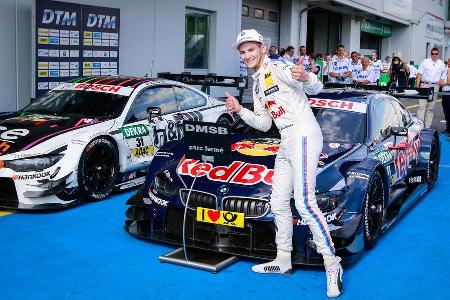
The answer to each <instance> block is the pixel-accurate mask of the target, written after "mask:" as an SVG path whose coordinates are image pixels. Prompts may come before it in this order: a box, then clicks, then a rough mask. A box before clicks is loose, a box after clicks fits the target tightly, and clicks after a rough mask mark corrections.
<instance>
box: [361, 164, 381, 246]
mask: <svg viewBox="0 0 450 300" xmlns="http://www.w3.org/2000/svg"><path fill="white" fill-rule="evenodd" d="M384 185H385V183H384V182H383V178H382V177H381V174H380V172H379V171H375V172H374V173H373V175H372V177H371V178H370V181H369V185H368V188H367V191H366V195H365V197H364V206H363V233H364V248H365V249H366V250H369V249H372V248H373V247H374V246H375V244H376V243H377V241H378V238H379V237H380V235H381V226H382V225H383V215H384V200H385V199H384V197H385V193H384Z"/></svg>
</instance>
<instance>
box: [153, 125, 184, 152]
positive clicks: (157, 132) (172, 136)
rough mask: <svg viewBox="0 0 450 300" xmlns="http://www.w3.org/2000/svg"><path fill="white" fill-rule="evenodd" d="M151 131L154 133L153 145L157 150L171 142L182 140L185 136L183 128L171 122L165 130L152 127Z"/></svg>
mask: <svg viewBox="0 0 450 300" xmlns="http://www.w3.org/2000/svg"><path fill="white" fill-rule="evenodd" d="M151 131H152V132H153V144H154V145H155V147H157V148H160V147H161V146H162V145H164V144H165V143H167V142H169V141H174V140H180V139H181V138H183V136H184V133H183V126H179V123H178V122H176V121H169V122H168V123H167V126H165V127H163V128H157V127H156V126H152V130H151Z"/></svg>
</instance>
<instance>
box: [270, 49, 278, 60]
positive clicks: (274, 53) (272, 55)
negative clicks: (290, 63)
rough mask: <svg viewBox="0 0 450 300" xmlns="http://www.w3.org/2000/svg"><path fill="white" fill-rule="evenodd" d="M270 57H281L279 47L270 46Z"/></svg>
mask: <svg viewBox="0 0 450 300" xmlns="http://www.w3.org/2000/svg"><path fill="white" fill-rule="evenodd" d="M269 58H271V59H278V58H280V55H278V50H277V47H275V46H270V48H269Z"/></svg>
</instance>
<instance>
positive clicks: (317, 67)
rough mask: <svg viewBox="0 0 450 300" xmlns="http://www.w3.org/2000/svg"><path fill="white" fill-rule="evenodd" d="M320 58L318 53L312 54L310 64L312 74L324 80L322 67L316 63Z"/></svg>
mask: <svg viewBox="0 0 450 300" xmlns="http://www.w3.org/2000/svg"><path fill="white" fill-rule="evenodd" d="M318 58H319V54H317V53H311V55H310V56H309V63H310V64H311V72H312V73H314V74H316V75H317V77H318V78H320V79H321V80H323V78H322V66H321V65H320V64H318V63H316V61H317V59H318Z"/></svg>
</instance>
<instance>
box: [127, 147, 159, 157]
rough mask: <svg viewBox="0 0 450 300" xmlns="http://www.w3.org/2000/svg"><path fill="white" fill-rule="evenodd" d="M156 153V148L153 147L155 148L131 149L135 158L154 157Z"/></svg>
mask: <svg viewBox="0 0 450 300" xmlns="http://www.w3.org/2000/svg"><path fill="white" fill-rule="evenodd" d="M154 152H155V147H153V146H147V147H139V148H133V149H131V154H132V155H133V156H134V157H141V156H149V155H153V153H154Z"/></svg>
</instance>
